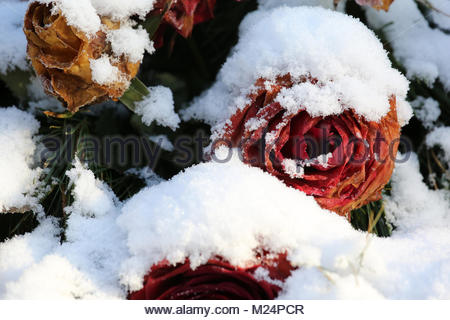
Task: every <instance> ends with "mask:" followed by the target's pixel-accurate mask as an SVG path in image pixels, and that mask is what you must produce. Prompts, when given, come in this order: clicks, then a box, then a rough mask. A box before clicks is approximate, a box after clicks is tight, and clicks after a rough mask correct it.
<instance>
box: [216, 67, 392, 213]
mask: <svg viewBox="0 0 450 320" xmlns="http://www.w3.org/2000/svg"><path fill="white" fill-rule="evenodd" d="M306 82H307V83H310V84H312V85H317V86H320V85H321V83H320V82H319V81H318V80H317V79H314V78H311V77H306V76H305V77H301V78H300V79H296V80H294V79H292V78H291V76H290V75H289V74H288V75H285V76H279V77H277V78H276V80H275V81H266V80H265V79H259V80H258V81H257V82H256V84H255V86H254V87H255V88H254V90H252V93H251V94H250V95H249V96H248V101H249V102H248V103H247V104H246V105H245V107H244V108H243V109H240V110H238V111H237V112H236V113H235V114H234V115H233V116H232V117H231V119H229V121H228V123H227V124H226V125H225V128H224V130H223V131H222V132H221V133H220V134H219V135H218V139H216V140H215V143H213V145H212V149H213V150H215V149H217V148H218V147H219V146H220V145H223V144H224V143H225V144H227V145H228V146H234V147H238V150H239V151H240V154H241V158H242V160H243V162H245V163H247V164H250V165H252V166H256V167H259V168H261V169H263V170H265V171H267V172H269V173H270V174H272V175H274V176H275V177H277V178H279V179H280V180H282V181H284V182H285V183H286V184H287V185H288V186H291V187H294V188H296V189H298V190H301V191H303V192H304V193H306V194H307V195H311V196H314V197H315V199H316V200H317V202H318V203H319V204H320V205H321V206H322V207H323V208H325V209H329V210H332V211H335V212H336V213H338V214H340V215H343V216H347V218H350V217H349V215H348V213H349V212H350V211H351V210H353V209H356V208H358V207H361V206H362V205H364V204H367V203H369V202H371V201H374V200H377V199H380V198H381V191H382V190H383V187H384V186H385V185H386V183H387V182H388V181H389V179H390V177H391V174H392V171H393V168H394V160H395V156H396V153H397V148H398V142H399V141H398V138H399V136H400V125H399V123H398V120H397V112H396V99H395V97H394V96H392V97H390V98H389V97H386V100H388V99H389V103H390V111H389V113H388V114H386V115H385V116H384V117H383V118H382V119H381V120H380V121H379V122H374V121H367V120H366V119H364V118H363V117H361V116H359V115H357V114H356V113H355V112H354V111H353V110H352V109H351V108H347V109H345V111H344V112H343V113H341V114H339V115H330V116H326V117H322V116H317V117H312V116H310V115H309V114H308V112H307V111H306V110H305V108H304V107H303V106H299V107H300V108H298V109H297V110H298V111H294V112H291V111H288V110H287V108H284V107H283V106H282V105H281V104H280V103H279V102H276V101H275V99H276V97H277V95H278V93H280V91H281V90H282V89H283V88H285V89H287V88H290V87H292V86H293V85H294V84H298V83H306Z"/></svg>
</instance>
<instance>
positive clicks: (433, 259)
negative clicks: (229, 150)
mask: <svg viewBox="0 0 450 320" xmlns="http://www.w3.org/2000/svg"><path fill="white" fill-rule="evenodd" d="M229 155H230V154H226V153H225V151H224V150H223V149H222V150H220V154H219V155H218V158H220V159H224V158H227V156H229ZM419 195H420V196H419ZM426 199H432V201H427V200H426ZM386 207H387V210H388V212H389V216H390V218H391V219H392V220H394V221H395V223H396V226H397V229H396V230H395V231H394V232H393V235H392V237H391V238H377V237H375V236H372V235H368V234H367V233H363V232H360V231H356V230H354V229H353V228H352V227H351V226H350V224H349V223H348V222H346V220H345V219H343V218H341V217H339V216H337V215H335V214H333V213H331V212H328V211H325V210H323V209H320V208H319V207H318V205H317V204H316V203H315V201H314V199H313V198H311V197H308V196H306V195H304V194H303V193H301V192H299V191H297V190H294V189H292V188H289V187H286V186H285V185H284V184H282V183H281V182H280V181H278V180H277V179H276V178H274V177H272V176H270V175H268V174H266V173H264V172H263V171H261V170H259V169H256V168H253V167H248V166H247V165H245V164H243V163H241V162H240V161H239V159H238V157H237V155H233V156H232V157H231V159H230V161H228V162H227V163H225V164H218V163H213V162H212V163H205V164H200V165H197V166H195V167H192V168H190V169H188V170H186V171H185V172H184V173H181V174H179V175H178V176H176V177H174V178H173V179H172V180H171V181H167V182H162V183H160V184H159V185H157V186H154V187H151V188H147V189H144V190H143V191H141V192H140V193H139V194H137V195H136V196H134V197H133V198H132V199H131V200H129V201H128V202H127V203H125V205H124V207H123V209H122V215H121V216H120V217H119V218H118V224H119V225H120V226H121V227H122V228H123V230H124V231H125V232H126V233H127V246H128V249H129V253H130V258H129V259H127V260H125V261H124V263H123V264H122V269H121V279H122V283H123V284H124V285H126V286H127V287H129V288H130V289H131V290H136V289H140V288H141V287H142V281H143V277H144V275H145V274H146V272H147V271H148V269H149V267H150V266H151V265H152V264H153V263H155V262H158V261H160V260H162V259H168V260H169V261H170V262H172V263H176V262H181V261H184V259H185V258H186V257H189V258H190V259H191V261H192V263H193V265H194V266H195V265H199V264H201V263H204V262H205V261H207V260H208V258H210V257H211V256H213V255H216V254H218V255H221V256H223V257H225V258H226V259H228V260H230V261H231V262H232V263H235V264H237V265H245V264H246V263H248V262H249V261H252V260H253V259H255V250H258V249H259V248H261V247H264V248H266V249H268V250H270V251H272V252H280V251H285V250H286V251H287V252H288V258H289V259H290V260H291V262H292V263H293V265H295V266H298V267H299V269H298V270H296V271H294V272H293V274H292V276H291V277H290V278H288V279H287V281H286V283H285V285H284V288H283V292H282V293H281V295H280V298H281V299H284V298H289V299H317V298H320V299H331V298H338V299H349V298H352V299H353V298H371V299H372V298H400V299H424V298H448V297H450V290H449V289H448V288H450V277H448V276H447V274H448V272H447V271H448V270H450V258H449V257H450V235H449V233H448V228H449V225H448V222H449V221H450V220H449V219H450V209H449V204H448V200H447V198H446V195H445V194H443V193H441V192H436V191H432V190H429V189H428V188H427V187H426V185H425V184H424V183H423V181H422V179H421V176H420V173H419V171H418V160H417V157H416V156H415V155H414V154H413V155H411V159H410V161H408V162H406V163H404V164H400V165H398V167H397V169H396V171H395V174H394V178H393V182H392V195H391V196H390V197H388V198H387V200H386Z"/></svg>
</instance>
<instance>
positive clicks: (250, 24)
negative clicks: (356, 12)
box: [183, 7, 411, 129]
mask: <svg viewBox="0 0 450 320" xmlns="http://www.w3.org/2000/svg"><path fill="white" fill-rule="evenodd" d="M287 73H290V74H291V75H292V76H293V77H294V78H295V77H300V76H302V75H311V76H312V77H314V78H317V79H318V80H319V82H320V84H321V85H320V86H319V85H316V86H314V85H311V84H307V83H304V84H299V85H297V86H294V87H293V88H292V89H286V90H283V92H282V94H280V97H279V98H278V99H279V100H280V102H282V103H286V106H284V105H283V107H286V108H288V109H290V110H292V111H295V110H296V109H298V108H300V107H303V108H305V109H306V111H307V112H308V113H310V114H313V115H322V116H326V115H331V114H339V113H341V112H343V110H344V109H346V108H354V109H355V111H356V112H357V113H358V114H360V115H363V116H364V117H366V118H367V119H369V120H374V121H378V120H380V118H381V117H383V116H384V115H386V113H387V112H388V110H389V108H390V106H389V97H390V96H391V95H396V96H397V101H398V108H399V109H400V110H399V115H402V118H401V120H403V122H405V121H407V120H408V119H404V118H403V116H405V115H408V114H411V111H410V110H409V109H410V106H409V104H408V103H407V102H405V97H406V93H407V91H408V81H407V80H406V79H405V78H404V77H403V76H402V75H401V74H400V73H399V72H398V71H397V70H395V69H393V68H392V67H391V63H390V61H389V59H388V57H387V53H386V51H385V50H384V49H383V46H382V44H381V43H380V41H379V40H378V39H377V38H376V36H375V35H374V33H373V32H372V31H370V30H369V29H368V28H367V27H366V26H364V25H363V24H362V23H361V22H359V21H358V20H356V19H354V18H351V17H350V16H346V15H344V14H341V13H338V12H333V11H329V10H325V9H322V8H313V7H293V8H288V7H281V8H277V9H274V10H269V11H265V10H260V11H257V12H254V13H251V14H249V15H248V16H247V17H246V18H245V19H244V21H243V23H242V25H241V28H240V40H239V43H238V44H237V45H236V47H235V48H234V50H233V51H232V54H231V56H230V57H229V58H228V60H227V61H226V63H225V64H224V66H223V67H222V70H221V71H220V73H219V75H218V79H217V81H216V83H215V84H214V85H213V86H212V88H210V89H209V90H207V91H206V93H204V94H203V95H202V96H200V97H199V98H197V99H195V100H194V102H193V104H192V105H191V107H189V108H188V109H187V110H186V111H185V112H184V114H183V115H184V118H185V119H189V118H197V119H203V120H205V121H206V122H208V123H209V124H212V125H217V128H218V129H220V128H221V127H222V126H223V124H224V122H225V121H226V120H227V119H228V118H229V117H230V116H231V115H232V114H233V113H234V112H235V111H236V109H238V108H243V107H244V106H245V104H246V103H247V99H246V96H247V95H248V93H249V92H250V90H251V89H252V86H253V84H254V83H255V82H256V80H257V79H258V78H261V77H262V78H266V79H268V80H274V78H275V77H276V76H278V75H284V74H287ZM403 109H406V110H403Z"/></svg>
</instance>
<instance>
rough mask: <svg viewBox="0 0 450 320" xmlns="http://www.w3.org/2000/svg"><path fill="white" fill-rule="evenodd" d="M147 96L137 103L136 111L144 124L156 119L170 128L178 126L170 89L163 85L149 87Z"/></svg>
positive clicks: (178, 121)
mask: <svg viewBox="0 0 450 320" xmlns="http://www.w3.org/2000/svg"><path fill="white" fill-rule="evenodd" d="M148 90H149V94H148V96H147V97H146V98H145V99H144V100H142V101H140V102H138V103H137V106H136V113H137V114H139V115H141V116H142V121H143V122H144V123H145V124H146V125H148V126H149V125H151V123H152V122H153V121H156V122H157V123H158V124H159V125H161V126H165V127H169V128H171V129H172V130H175V129H176V128H178V125H179V123H180V118H179V117H178V115H177V114H176V113H175V110H174V102H173V95H172V91H171V90H170V89H169V88H166V87H163V86H157V87H149V88H148Z"/></svg>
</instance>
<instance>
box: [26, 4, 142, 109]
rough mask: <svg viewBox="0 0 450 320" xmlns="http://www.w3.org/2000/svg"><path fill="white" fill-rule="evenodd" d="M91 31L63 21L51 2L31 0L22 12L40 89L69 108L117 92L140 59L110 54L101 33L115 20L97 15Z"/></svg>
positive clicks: (116, 25)
mask: <svg viewBox="0 0 450 320" xmlns="http://www.w3.org/2000/svg"><path fill="white" fill-rule="evenodd" d="M101 25H102V28H101V30H99V31H97V32H96V33H95V34H94V35H90V34H89V35H88V34H86V33H85V32H83V31H81V30H79V29H77V28H76V27H74V26H72V25H69V24H68V22H67V19H66V17H65V16H64V15H63V14H62V13H61V12H58V11H57V10H55V7H54V6H53V4H51V3H50V4H43V3H40V2H32V3H31V4H30V6H29V8H28V11H27V13H26V15H25V22H24V32H25V35H26V37H27V40H28V56H29V57H30V59H31V63H32V65H33V68H34V70H35V71H36V73H37V74H38V76H39V78H40V79H41V81H42V84H43V86H44V89H45V91H46V92H47V93H48V94H51V95H53V96H56V97H57V98H58V99H59V100H61V101H62V102H63V103H64V104H65V105H66V107H67V108H68V109H69V111H72V112H76V111H78V109H79V108H80V107H82V106H85V105H87V104H92V103H97V102H101V101H104V100H107V99H116V98H119V97H121V96H122V95H123V93H124V92H125V91H126V89H127V88H128V85H129V81H130V80H131V79H132V78H134V77H135V76H136V74H137V72H138V69H139V66H140V61H129V59H128V58H127V57H126V56H125V55H122V56H120V57H114V56H113V53H112V48H111V44H110V43H109V41H108V38H107V33H106V32H107V31H108V30H116V29H119V27H120V22H114V21H112V20H111V19H109V18H108V17H101Z"/></svg>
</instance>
